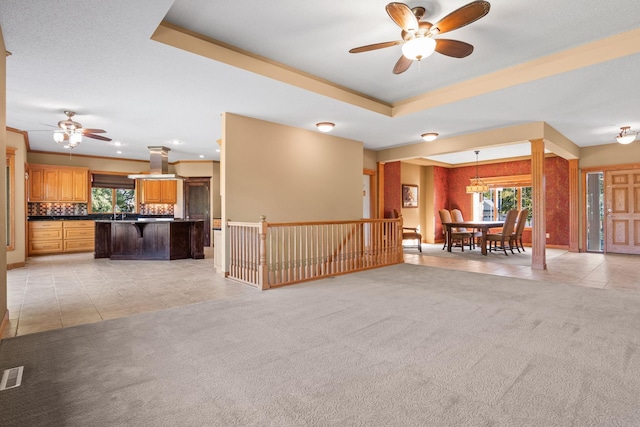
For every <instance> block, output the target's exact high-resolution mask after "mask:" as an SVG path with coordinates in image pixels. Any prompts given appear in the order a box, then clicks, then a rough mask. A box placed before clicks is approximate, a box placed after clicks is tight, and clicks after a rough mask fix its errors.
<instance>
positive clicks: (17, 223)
mask: <svg viewBox="0 0 640 427" xmlns="http://www.w3.org/2000/svg"><path fill="white" fill-rule="evenodd" d="M7 147H12V148H15V149H16V153H15V170H14V182H15V192H14V200H13V202H14V211H13V215H14V227H15V241H14V249H13V250H12V251H7V264H9V265H12V264H18V265H20V264H22V263H24V262H25V258H26V255H25V254H26V247H25V246H26V239H25V235H26V230H25V227H26V223H25V218H26V215H27V214H26V209H25V206H26V198H25V194H26V191H25V184H26V182H25V179H24V172H25V169H24V164H25V162H26V151H27V147H26V143H25V140H24V135H23V134H22V133H18V132H12V131H7Z"/></svg>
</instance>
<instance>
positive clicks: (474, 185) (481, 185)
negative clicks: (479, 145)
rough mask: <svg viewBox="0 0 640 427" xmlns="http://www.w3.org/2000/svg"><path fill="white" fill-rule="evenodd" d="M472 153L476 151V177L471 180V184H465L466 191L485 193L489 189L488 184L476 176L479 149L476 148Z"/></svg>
mask: <svg viewBox="0 0 640 427" xmlns="http://www.w3.org/2000/svg"><path fill="white" fill-rule="evenodd" d="M474 153H476V177H475V178H474V179H473V180H472V181H471V184H469V185H467V193H486V192H487V191H489V186H488V185H487V184H485V182H484V181H483V180H481V179H480V177H479V176H478V154H479V153H480V151H478V150H476V151H474Z"/></svg>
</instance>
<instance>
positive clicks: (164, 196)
mask: <svg viewBox="0 0 640 427" xmlns="http://www.w3.org/2000/svg"><path fill="white" fill-rule="evenodd" d="M177 188H178V187H177V181H176V180H155V179H148V180H143V181H142V200H141V203H144V204H150V203H161V204H171V205H175V204H176V203H177V200H178V196H177Z"/></svg>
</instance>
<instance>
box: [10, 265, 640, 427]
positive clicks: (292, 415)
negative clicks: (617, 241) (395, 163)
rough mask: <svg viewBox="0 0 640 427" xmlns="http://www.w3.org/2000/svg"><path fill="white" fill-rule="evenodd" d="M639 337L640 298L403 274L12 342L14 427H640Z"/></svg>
mask: <svg viewBox="0 0 640 427" xmlns="http://www.w3.org/2000/svg"><path fill="white" fill-rule="evenodd" d="M238 286H240V285H238ZM639 330H640V294H637V293H626V292H623V291H616V290H600V289H590V288H582V287H577V286H568V285H558V284H547V283H541V282H535V281H529V280H517V279H508V278H502V277H497V276H490V275H482V274H473V273H467V272H461V271H451V270H441V269H436V268H430V267H422V266H415V265H408V264H403V265H397V266H392V267H387V268H383V269H377V270H370V271H366V272H361V273H357V274H351V275H346V276H340V277H336V278H333V279H325V280H321V281H316V282H309V283H306V284H300V285H295V286H290V287H286V288H281V289H276V290H271V291H266V292H258V291H256V292H254V293H250V294H245V295H240V296H236V297H232V298H229V299H226V300H220V301H213V302H205V303H200V304H195V305H191V306H186V307H180V308H174V309H169V310H165V311H160V312H154V313H146V314H140V315H136V316H132V317H128V318H121V319H115V320H110V321H105V322H102V323H97V324H89V325H82V326H77V327H72V328H68V329H62V330H56V331H50V332H44V333H39V334H32V335H25V336H22V337H17V338H10V339H7V340H4V341H2V344H1V346H0V368H2V369H4V368H8V367H13V366H18V365H25V374H24V384H23V385H22V386H21V387H19V388H16V389H12V390H7V391H3V392H0V416H1V420H0V424H2V425H3V426H36V425H38V426H40V425H47V426H267V425H270V426H365V425H366V426H522V425H528V426H529V425H530V426H609V425H611V426H638V425H640V351H639V350H640V334H639V333H638V331H639Z"/></svg>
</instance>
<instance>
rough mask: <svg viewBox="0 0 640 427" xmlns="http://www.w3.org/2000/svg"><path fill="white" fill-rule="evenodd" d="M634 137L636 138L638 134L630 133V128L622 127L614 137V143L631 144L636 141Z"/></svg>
mask: <svg viewBox="0 0 640 427" xmlns="http://www.w3.org/2000/svg"><path fill="white" fill-rule="evenodd" d="M636 136H638V133H637V132H633V131H631V126H623V127H621V128H620V133H619V134H618V136H616V141H618V142H619V143H620V144H624V145H626V144H631V143H632V142H633V141H635V140H636Z"/></svg>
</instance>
